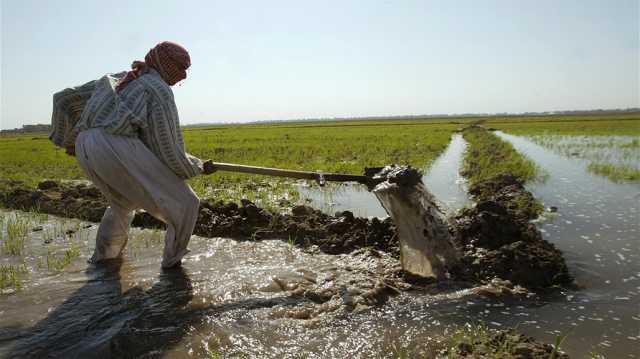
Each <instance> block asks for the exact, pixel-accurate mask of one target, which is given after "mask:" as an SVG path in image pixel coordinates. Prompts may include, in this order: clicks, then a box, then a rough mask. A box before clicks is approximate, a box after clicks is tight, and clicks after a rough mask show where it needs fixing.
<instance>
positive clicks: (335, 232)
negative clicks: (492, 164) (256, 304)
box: [0, 176, 571, 290]
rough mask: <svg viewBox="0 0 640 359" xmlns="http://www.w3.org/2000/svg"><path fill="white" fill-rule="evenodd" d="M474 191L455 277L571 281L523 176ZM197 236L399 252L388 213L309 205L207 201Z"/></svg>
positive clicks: (91, 207)
mask: <svg viewBox="0 0 640 359" xmlns="http://www.w3.org/2000/svg"><path fill="white" fill-rule="evenodd" d="M470 191H471V194H472V195H473V198H474V199H475V201H476V205H475V206H474V207H472V208H467V209H464V210H463V211H462V212H461V213H459V214H458V215H457V216H455V217H454V218H452V219H451V224H452V231H453V232H454V233H455V237H454V238H455V245H456V247H457V248H458V250H459V251H460V253H461V258H460V263H459V265H458V266H456V267H455V268H454V271H453V273H452V279H454V280H462V281H465V282H470V283H481V284H487V283H491V281H492V279H494V278H496V277H497V278H502V279H505V280H508V281H510V282H511V283H512V284H514V285H520V286H523V287H526V288H529V289H534V290H538V289H542V288H547V287H550V286H554V285H564V284H567V283H570V281H571V278H570V276H569V274H568V271H567V267H566V264H565V262H564V259H563V257H562V253H561V252H560V251H559V250H557V249H556V248H555V247H554V246H553V245H552V244H551V243H549V242H547V241H545V240H543V239H542V237H541V235H540V232H539V231H538V230H537V229H536V228H535V225H533V224H531V223H529V220H530V219H531V218H533V217H535V216H536V215H537V214H536V212H535V210H534V209H533V208H530V207H529V206H527V205H523V204H526V203H533V202H532V201H534V198H533V196H532V195H531V194H530V193H529V192H528V191H526V190H525V189H524V187H523V186H522V183H521V182H520V181H518V180H517V179H516V178H514V177H510V176H502V177H499V178H494V179H492V180H489V181H485V182H481V183H478V184H477V185H475V186H472V188H471V189H470ZM0 205H2V206H3V207H6V208H12V209H20V210H27V211H30V210H36V211H40V212H44V213H50V214H54V215H60V216H65V217H74V218H79V219H83V220H87V221H92V222H99V221H100V219H101V218H102V214H103V213H104V210H105V209H106V207H107V205H108V204H107V201H106V200H105V199H104V197H102V195H101V194H100V192H99V191H98V190H97V189H96V188H95V187H93V186H90V185H86V184H78V183H58V182H54V181H43V182H41V183H40V184H39V185H38V188H37V189H28V188H24V187H23V186H22V184H21V183H18V182H11V183H7V182H5V183H4V184H3V185H2V186H0ZM133 225H134V226H138V227H144V228H162V227H164V224H163V223H162V222H160V221H158V220H157V219H155V218H153V217H152V216H150V215H149V214H148V213H146V212H138V213H137V214H136V216H135V218H134V220H133ZM194 233H195V234H197V235H200V236H203V237H218V236H220V237H231V238H235V239H240V240H262V239H276V238H277V239H283V240H286V241H289V242H291V243H292V244H295V245H298V246H301V247H305V246H307V247H308V246H312V245H316V246H317V247H318V249H319V250H320V251H322V252H324V253H328V254H342V253H351V252H353V251H355V250H357V249H363V248H366V249H375V250H378V251H382V252H386V253H389V254H390V255H391V256H392V257H395V258H398V256H399V246H398V239H397V235H396V229H395V227H394V225H393V223H392V221H391V219H390V218H387V219H384V220H379V219H377V218H372V219H367V218H359V217H355V216H354V215H353V214H352V213H351V212H348V211H345V212H341V213H336V215H334V216H330V215H327V214H324V213H322V212H320V211H318V210H315V209H313V208H310V207H306V206H297V207H294V208H293V209H292V211H291V213H290V214H277V213H271V212H268V211H266V210H264V209H261V208H259V207H257V206H256V205H255V204H253V203H251V202H250V201H242V202H241V203H240V204H236V203H232V202H228V203H223V202H221V201H217V202H216V201H212V200H202V202H201V206H200V213H199V215H198V221H197V224H196V228H195V230H194Z"/></svg>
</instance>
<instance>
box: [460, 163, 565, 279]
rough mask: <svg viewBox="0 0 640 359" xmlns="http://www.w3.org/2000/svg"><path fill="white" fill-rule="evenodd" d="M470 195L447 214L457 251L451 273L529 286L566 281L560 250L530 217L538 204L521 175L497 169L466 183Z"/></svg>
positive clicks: (536, 211)
mask: <svg viewBox="0 0 640 359" xmlns="http://www.w3.org/2000/svg"><path fill="white" fill-rule="evenodd" d="M469 192H470V194H471V195H472V196H473V199H474V200H475V205H474V206H473V207H471V208H465V209H463V210H462V211H461V212H460V213H459V214H458V215H456V216H455V217H454V218H453V224H454V227H455V228H456V236H455V239H454V241H455V243H456V246H457V247H458V248H459V250H460V251H461V252H462V257H461V260H460V265H459V266H458V267H457V268H456V269H455V271H456V276H457V277H459V278H465V279H467V280H470V281H473V282H477V281H480V282H483V281H486V280H487V278H493V277H499V278H502V279H506V280H509V281H511V282H513V283H516V284H519V285H522V286H525V287H527V288H531V289H542V288H549V287H552V286H556V285H560V286H566V285H569V284H571V283H572V278H571V276H570V275H569V272H568V269H567V265H566V263H565V261H564V258H563V256H562V252H560V250H558V249H557V248H556V247H555V246H554V245H553V244H551V243H549V242H548V241H546V240H544V239H543V238H542V235H541V233H540V231H539V230H538V229H537V228H536V226H535V225H534V224H532V223H530V220H532V219H534V218H536V217H537V216H538V214H539V208H540V206H539V204H538V202H537V201H536V200H535V198H534V197H533V196H532V195H531V193H530V192H528V191H527V190H526V189H525V188H524V186H523V183H522V181H520V180H519V179H518V178H516V177H514V176H512V175H508V174H507V175H499V176H496V177H494V178H490V179H488V180H485V181H482V182H479V183H478V184H475V185H472V186H471V187H470V189H469Z"/></svg>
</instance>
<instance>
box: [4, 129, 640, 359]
mask: <svg viewBox="0 0 640 359" xmlns="http://www.w3.org/2000/svg"><path fill="white" fill-rule="evenodd" d="M499 135H500V136H502V137H503V138H505V139H507V140H509V141H512V143H513V144H514V146H515V147H516V148H517V149H518V150H520V151H522V152H525V153H526V154H528V155H529V156H530V157H531V158H533V159H534V160H535V161H536V162H537V163H538V164H539V165H540V166H541V167H542V168H544V169H545V170H546V171H547V172H548V173H549V178H548V180H547V181H546V182H545V183H544V184H537V185H535V186H534V187H532V188H531V189H532V190H533V192H534V193H535V194H536V196H537V197H539V198H541V199H542V200H543V201H544V202H545V204H546V205H547V206H557V207H558V213H557V215H556V216H555V217H554V218H552V219H548V220H546V221H544V222H541V223H539V226H540V227H541V228H542V230H543V231H544V235H545V237H546V238H547V239H548V240H550V241H552V242H553V243H555V244H556V245H557V246H558V247H559V248H561V249H562V250H563V251H564V253H565V255H566V257H567V259H568V264H569V267H570V270H571V271H572V273H573V274H574V275H575V276H576V278H577V280H578V282H579V283H580V284H581V285H582V286H583V287H584V288H583V289H581V290H578V291H568V292H565V293H562V294H561V295H559V296H554V297H551V298H546V297H543V298H540V300H536V301H534V302H528V301H515V302H511V301H504V300H498V299H494V300H489V299H481V298H479V297H476V296H472V295H469V293H465V292H464V291H455V290H449V291H443V292H442V293H441V294H438V295H433V294H431V295H430V294H426V293H421V292H405V293H402V294H401V295H399V296H396V297H393V298H391V299H390V301H389V302H388V303H387V304H385V305H383V306H380V307H377V308H372V309H368V310H364V311H361V312H350V311H347V310H345V309H344V306H340V307H338V308H337V309H335V308H334V310H327V311H325V312H321V313H320V314H318V315H316V316H311V317H310V318H309V319H293V318H290V317H286V316H283V315H281V313H282V312H283V311H287V310H289V309H295V310H300V309H303V308H305V307H307V306H309V305H312V304H313V302H312V301H310V300H309V299H307V298H306V297H304V296H296V295H294V294H293V292H292V291H291V290H282V285H283V284H282V283H284V284H285V286H288V285H291V286H293V287H295V285H296V284H298V283H311V282H315V283H319V284H318V285H331V284H332V283H336V282H338V281H339V282H341V283H344V290H343V291H342V292H341V293H342V294H341V300H342V301H344V302H348V300H349V293H350V291H351V290H352V289H351V288H350V286H351V285H353V284H349V283H351V282H353V283H357V282H358V281H359V278H360V277H357V276H355V274H354V273H356V272H357V273H360V275H367V276H372V277H374V278H375V276H376V275H377V273H379V270H380V269H379V268H381V266H382V264H383V261H384V258H376V257H373V256H365V255H338V256H332V255H326V254H322V253H315V252H305V251H302V250H300V249H298V248H296V247H292V246H290V245H289V244H288V243H286V242H283V241H261V242H251V241H247V242H237V241H233V240H230V239H225V238H200V237H195V236H194V237H193V239H192V241H191V244H190V246H189V247H190V249H191V253H190V254H189V255H188V256H187V257H186V260H185V263H184V268H183V269H177V270H171V271H161V270H160V261H161V253H162V245H163V241H162V233H161V232H157V231H150V230H138V229H135V230H133V231H132V239H131V241H130V243H129V244H128V248H127V252H126V255H125V259H124V260H123V261H121V262H114V263H111V264H109V265H107V266H89V265H87V264H86V259H88V258H89V255H90V253H91V252H92V246H93V237H94V236H95V230H96V225H95V224H93V225H91V226H89V227H87V228H85V225H86V223H84V222H79V221H74V220H63V219H62V220H61V219H58V218H55V217H52V216H49V217H47V218H45V219H42V218H40V219H37V220H35V222H34V223H32V225H31V226H33V227H37V226H41V227H42V228H41V229H39V230H38V231H35V232H34V231H32V230H30V231H29V233H28V236H27V238H28V240H27V242H26V243H25V246H24V255H23V257H16V256H11V255H7V254H2V255H0V264H6V263H22V259H19V258H24V264H25V266H26V267H27V268H28V272H29V273H28V275H25V276H24V277H23V278H22V279H23V283H22V286H23V289H22V290H21V291H18V292H12V291H7V292H3V293H2V294H0V357H7V358H10V357H21V356H28V355H31V356H32V357H42V356H43V355H45V354H49V355H52V356H58V357H70V356H84V354H85V353H90V356H92V357H106V356H109V355H112V356H134V357H135V356H144V357H159V356H162V357H169V358H180V357H190V356H191V357H203V356H204V357H206V356H209V357H214V355H215V353H222V354H223V357H239V356H241V355H244V356H245V357H250V358H269V357H277V358H297V357H308V358H345V357H353V358H358V357H376V358H377V357H393V356H392V355H393V353H396V354H397V353H402V352H404V351H405V350H406V352H407V353H408V356H409V357H411V356H412V354H415V352H414V351H412V350H413V349H414V348H417V347H424V344H425V343H433V342H434V341H435V340H437V339H439V338H441V337H442V336H443V335H444V333H445V329H447V328H451V327H453V326H457V325H460V324H463V323H465V322H476V321H478V320H482V321H484V322H485V323H487V325H488V326H489V327H498V328H504V327H513V326H517V327H518V329H519V330H521V331H524V332H526V333H528V334H531V335H533V336H535V337H537V338H539V339H543V340H546V341H548V342H552V341H553V340H554V338H555V336H556V335H557V334H567V333H568V334H569V336H568V338H567V339H566V341H565V343H564V347H565V348H566V349H567V351H568V352H569V354H571V355H572V357H575V358H584V357H589V352H590V351H591V350H596V351H597V352H599V353H603V354H606V355H607V357H609V358H634V357H638V353H637V348H638V344H639V343H640V338H639V337H638V328H639V324H640V314H639V313H638V299H639V295H638V291H639V289H638V288H639V285H640V284H639V283H640V253H639V249H638V242H637V240H638V207H639V206H638V201H639V198H638V191H639V186H637V185H622V184H614V183H612V182H610V181H608V180H606V179H603V178H600V177H597V176H593V175H590V174H589V173H587V172H586V171H585V168H584V163H582V162H580V161H579V160H570V159H566V158H563V157H560V156H557V155H554V154H553V153H551V152H549V151H548V150H545V149H544V148H542V147H539V146H537V145H535V144H532V143H531V142H529V141H526V140H523V139H521V138H518V137H514V136H509V135H504V134H499ZM454 140H455V138H454ZM452 143H453V142H452ZM435 166H436V165H435V164H434V168H435ZM426 182H427V183H428V184H430V183H433V182H430V181H429V180H427V181H426ZM430 188H433V187H431V186H430ZM434 192H435V191H434ZM439 196H440V198H442V199H443V200H445V201H447V200H450V199H449V198H446V197H444V196H442V195H439ZM6 213H7V212H0V215H2V216H5V215H6ZM12 213H17V212H12ZM20 215H22V216H27V214H20ZM35 216H37V215H35ZM3 218H4V217H3ZM0 222H1V221H0ZM60 223H64V224H63V225H61V224H60ZM0 228H2V231H4V232H6V223H0ZM70 230H71V231H70ZM69 233H71V234H69ZM73 245H75V246H78V247H79V249H80V255H79V257H77V258H74V259H73V260H72V261H71V263H70V264H69V265H68V266H66V267H65V268H64V269H62V270H60V271H58V270H51V269H47V268H46V267H43V266H41V265H39V264H41V262H40V259H41V258H43V257H46V255H47V248H57V249H58V250H63V249H65V248H69V247H70V246H73ZM383 257H384V256H383ZM275 278H277V280H276V279H275ZM27 354H28V355H27Z"/></svg>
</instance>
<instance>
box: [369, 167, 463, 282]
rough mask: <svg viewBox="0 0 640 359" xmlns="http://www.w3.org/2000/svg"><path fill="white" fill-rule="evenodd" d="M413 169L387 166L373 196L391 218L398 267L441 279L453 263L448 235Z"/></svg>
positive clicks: (452, 251)
mask: <svg viewBox="0 0 640 359" xmlns="http://www.w3.org/2000/svg"><path fill="white" fill-rule="evenodd" d="M421 178H422V175H421V173H420V172H419V171H418V170H416V169H415V168H411V167H403V166H387V167H385V168H383V169H382V170H381V171H380V172H379V173H377V174H376V175H375V176H374V179H385V180H384V182H381V183H379V184H378V185H377V186H376V187H375V188H374V189H373V193H374V194H375V195H376V197H377V198H378V200H379V201H380V203H381V204H382V206H383V207H384V209H385V210H386V211H387V213H388V214H389V216H391V218H392V219H393V222H394V223H395V225H396V228H397V231H398V238H399V240H400V262H401V264H402V268H403V269H404V270H405V271H406V272H409V273H411V274H413V275H418V276H421V277H435V278H437V279H444V278H445V277H446V274H447V268H448V267H450V266H451V265H453V264H454V262H455V261H456V252H455V249H454V248H453V245H452V242H451V233H450V232H449V228H448V226H447V222H446V219H445V216H444V213H443V212H442V210H441V209H440V208H439V207H438V205H437V202H436V199H435V197H434V196H433V195H432V194H431V193H430V192H429V191H428V190H427V188H426V187H425V185H424V184H423V183H422V179H421Z"/></svg>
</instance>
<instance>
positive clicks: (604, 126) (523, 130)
mask: <svg viewBox="0 0 640 359" xmlns="http://www.w3.org/2000/svg"><path fill="white" fill-rule="evenodd" d="M486 125H487V126H492V127H495V128H498V129H500V130H503V131H505V132H508V133H511V134H514V135H519V136H524V137H527V138H528V139H529V140H531V141H533V142H535V143H537V144H539V145H541V146H544V147H546V148H548V149H550V150H552V151H554V152H555V153H558V154H560V155H563V156H566V157H574V158H580V159H583V160H586V161H588V163H589V164H588V166H587V169H588V170H589V171H590V172H592V173H595V174H598V175H602V176H604V177H607V178H609V179H610V180H612V181H615V182H638V181H640V116H639V115H637V114H631V115H610V116H604V117H603V116H592V117H588V118H570V117H569V118H557V119H556V118H549V119H546V120H545V121H542V120H535V119H531V122H527V123H523V122H520V123H514V122H504V121H501V120H499V119H494V120H490V121H487V124H486Z"/></svg>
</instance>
